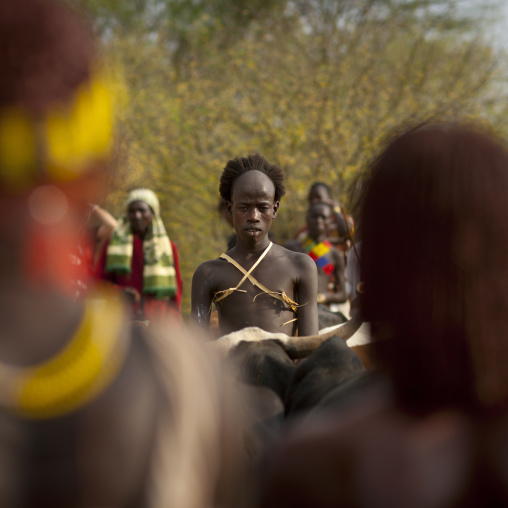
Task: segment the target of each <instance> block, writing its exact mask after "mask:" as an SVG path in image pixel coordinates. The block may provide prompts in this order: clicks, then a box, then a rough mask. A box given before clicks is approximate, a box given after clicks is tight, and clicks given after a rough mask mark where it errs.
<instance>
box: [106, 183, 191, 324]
mask: <svg viewBox="0 0 508 508" xmlns="http://www.w3.org/2000/svg"><path fill="white" fill-rule="evenodd" d="M125 212H126V213H125V215H124V216H123V217H121V218H120V220H119V221H118V225H117V227H116V228H115V230H114V231H113V233H112V235H111V237H110V238H109V240H108V241H106V242H105V245H104V246H103V249H102V252H101V255H100V258H99V261H98V263H97V277H98V278H99V279H101V280H105V281H108V282H111V283H113V284H115V285H116V286H119V287H120V288H122V293H123V295H124V297H125V299H126V300H127V301H129V302H130V304H131V305H132V311H133V317H134V318H135V319H152V318H154V317H156V316H161V315H164V314H167V313H170V314H174V315H177V316H180V309H181V300H182V278H181V276H180V267H179V261H178V251H177V248H176V245H175V244H174V243H173V242H172V241H170V239H169V236H168V234H167V232H166V228H165V227H164V224H163V222H162V219H161V217H160V205H159V200H158V198H157V196H156V195H155V193H154V192H153V191H151V190H150V189H135V190H133V191H131V192H130V193H129V195H128V196H127V199H126V201H125Z"/></svg>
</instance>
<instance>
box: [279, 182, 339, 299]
mask: <svg viewBox="0 0 508 508" xmlns="http://www.w3.org/2000/svg"><path fill="white" fill-rule="evenodd" d="M319 188H321V187H318V189H319ZM332 214H333V212H332V209H331V208H330V206H328V205H326V204H324V203H315V204H313V205H311V207H310V209H309V213H308V214H307V233H308V235H309V237H310V238H311V239H312V240H314V241H315V242H316V243H321V242H323V241H325V240H326V238H327V235H328V231H329V228H330V226H331V219H332ZM285 247H286V249H290V250H293V251H295V252H305V250H304V248H303V246H302V243H301V242H300V240H291V241H289V242H287V243H286V245H285ZM328 257H329V259H330V261H331V262H332V263H333V264H334V265H335V268H334V271H333V272H332V274H331V275H330V276H328V275H327V274H326V273H325V272H324V271H323V270H322V269H320V268H318V269H317V271H318V296H317V301H318V303H323V304H329V303H343V302H345V301H346V281H345V279H344V269H345V261H344V255H343V254H342V252H340V251H338V250H337V249H335V248H332V249H331V250H330V251H329V253H328ZM309 259H310V257H309ZM331 285H333V287H332V288H330V286H331Z"/></svg>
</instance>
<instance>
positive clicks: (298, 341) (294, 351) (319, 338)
mask: <svg viewBox="0 0 508 508" xmlns="http://www.w3.org/2000/svg"><path fill="white" fill-rule="evenodd" d="M361 325H362V318H361V317H360V316H354V317H352V318H351V319H350V320H349V321H346V322H345V323H344V324H342V325H341V326H339V327H337V328H336V329H334V330H331V331H329V332H327V333H324V334H322V335H307V336H303V337H287V338H286V339H284V341H279V340H278V341H279V342H280V343H281V346H282V348H283V349H284V351H286V353H287V354H288V356H289V357H290V358H293V359H297V358H305V357H307V356H309V355H310V353H312V351H314V350H315V349H317V348H318V347H319V346H320V345H321V344H323V342H325V341H327V340H328V339H330V338H332V337H339V338H340V339H343V340H348V339H349V338H351V337H352V336H353V335H354V334H355V332H356V331H357V330H358V328H360V326H361Z"/></svg>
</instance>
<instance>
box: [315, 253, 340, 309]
mask: <svg viewBox="0 0 508 508" xmlns="http://www.w3.org/2000/svg"><path fill="white" fill-rule="evenodd" d="M332 259H333V264H334V265H335V268H334V271H333V275H334V279H335V288H334V289H335V291H334V292H333V293H332V292H331V291H327V292H326V293H324V294H323V296H324V298H323V299H322V301H320V300H319V296H318V301H320V303H344V302H345V301H346V299H347V296H346V279H345V277H344V270H345V269H346V263H345V261H344V255H343V254H342V252H339V251H338V250H336V249H334V250H333V254H332Z"/></svg>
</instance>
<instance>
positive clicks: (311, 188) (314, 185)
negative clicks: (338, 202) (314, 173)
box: [307, 182, 333, 199]
mask: <svg viewBox="0 0 508 508" xmlns="http://www.w3.org/2000/svg"><path fill="white" fill-rule="evenodd" d="M318 187H324V188H325V189H326V192H328V195H329V196H330V198H333V194H332V189H331V188H330V186H329V185H328V184H326V183H325V182H314V183H313V184H312V185H311V186H310V189H309V193H308V194H307V199H310V195H311V194H312V192H313V191H314V190H315V189H317V188H318Z"/></svg>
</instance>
